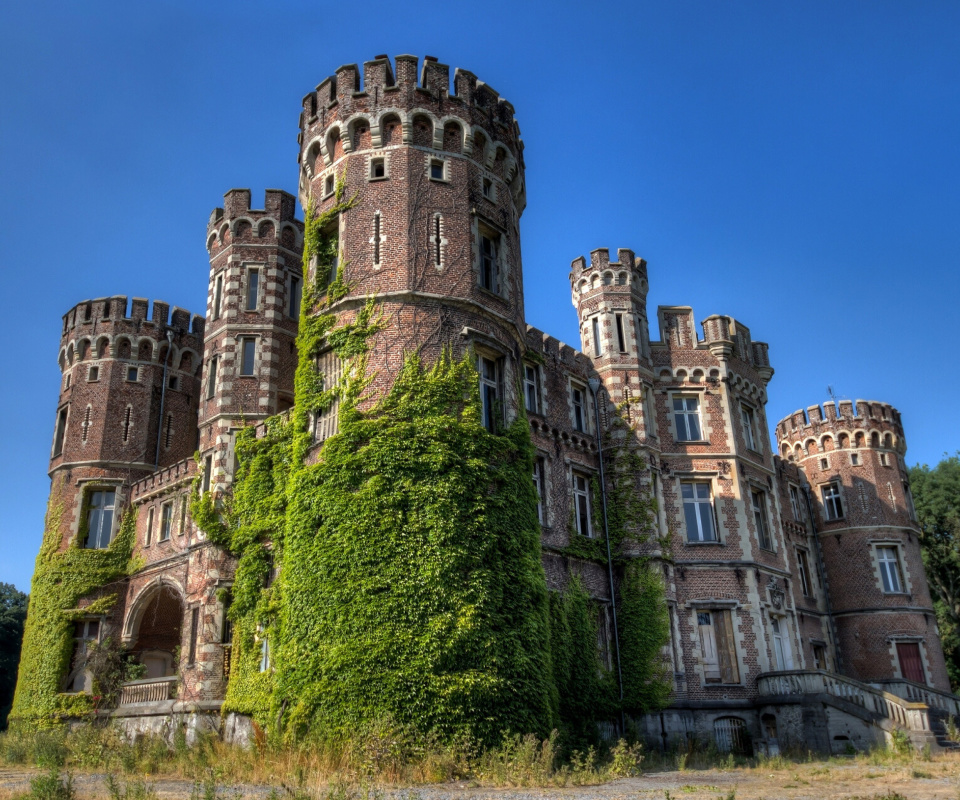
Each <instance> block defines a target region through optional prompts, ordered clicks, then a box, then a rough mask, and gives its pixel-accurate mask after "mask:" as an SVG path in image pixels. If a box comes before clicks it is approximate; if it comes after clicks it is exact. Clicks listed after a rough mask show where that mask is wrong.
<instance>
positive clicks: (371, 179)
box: [328, 175, 390, 197]
mask: <svg viewBox="0 0 960 800" xmlns="http://www.w3.org/2000/svg"><path fill="white" fill-rule="evenodd" d="M388 180H390V176H389V175H380V176H379V177H374V176H371V177H369V178H367V181H368V182H369V183H376V182H377V181H388ZM328 197H329V195H328Z"/></svg>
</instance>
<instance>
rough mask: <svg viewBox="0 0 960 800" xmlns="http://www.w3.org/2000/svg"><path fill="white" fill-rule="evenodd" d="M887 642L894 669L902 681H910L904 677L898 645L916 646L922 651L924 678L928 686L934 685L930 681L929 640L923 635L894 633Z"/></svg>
mask: <svg viewBox="0 0 960 800" xmlns="http://www.w3.org/2000/svg"><path fill="white" fill-rule="evenodd" d="M886 641H887V645H888V646H889V648H890V650H889V652H890V658H891V661H892V663H893V668H894V670H895V671H896V674H897V676H898V678H899V679H900V680H902V681H905V680H908V679H907V678H905V677H904V676H903V671H902V670H901V667H900V654H899V653H898V652H897V644H915V645H917V646H918V649H919V650H920V662H921V663H922V664H923V678H924V680H925V681H926V685H927V686H932V685H933V684H932V683H931V679H930V676H931V671H930V659H929V658H928V657H927V638H926V637H925V636H924V635H923V634H919V633H917V634H910V633H901V634H896V633H894V634H890V635H889V636H888V637H887V639H886Z"/></svg>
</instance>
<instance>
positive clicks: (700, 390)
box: [667, 386, 710, 445]
mask: <svg viewBox="0 0 960 800" xmlns="http://www.w3.org/2000/svg"><path fill="white" fill-rule="evenodd" d="M705 392H706V387H692V386H691V387H684V388H682V389H672V390H670V391H668V392H667V403H668V407H669V411H670V432H671V433H672V434H673V441H674V442H676V443H677V444H680V445H691V444H694V445H696V444H702V445H706V444H710V440H709V439H707V438H705V436H706V432H707V431H706V426H705V425H704V424H703V395H704V393H705ZM692 398H696V401H697V422H698V424H699V426H700V438H699V439H681V438H680V431H679V429H678V428H677V414H678V413H683V414H690V413H691V412H690V411H688V410H684V411H682V412H678V411H677V410H676V409H675V408H674V407H673V403H674V400H679V399H684V400H689V399H692Z"/></svg>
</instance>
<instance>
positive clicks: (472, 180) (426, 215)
mask: <svg viewBox="0 0 960 800" xmlns="http://www.w3.org/2000/svg"><path fill="white" fill-rule="evenodd" d="M395 61H396V72H394V69H393V67H392V65H391V62H390V59H388V58H387V57H386V56H378V57H377V58H375V59H374V60H372V61H368V62H366V63H365V64H364V65H363V71H362V78H363V80H362V82H361V71H360V69H359V68H358V67H357V66H356V65H346V66H343V67H340V69H338V70H337V72H336V75H334V76H331V77H329V78H327V79H326V80H324V81H323V82H322V83H321V84H320V85H319V86H318V87H317V89H316V91H314V92H311V93H310V94H308V95H307V96H306V97H305V98H304V102H303V113H302V115H301V117H300V200H301V203H303V204H305V205H306V204H310V203H313V204H314V207H315V209H316V211H317V212H318V213H320V214H322V213H324V212H325V211H328V210H329V209H331V208H332V207H333V206H334V205H335V204H336V203H337V197H336V188H337V184H338V181H343V182H344V184H345V191H344V196H343V199H344V200H349V199H352V200H353V204H352V206H351V207H350V208H349V209H348V210H345V211H342V212H341V213H340V214H339V215H338V218H337V219H336V220H333V221H331V227H332V231H331V232H332V233H333V234H335V235H336V236H338V237H339V242H338V264H337V268H338V269H339V270H341V275H342V277H343V279H344V280H345V281H346V282H347V284H348V285H349V286H350V293H349V295H348V296H347V297H346V298H344V299H343V300H341V301H340V302H339V303H337V304H336V305H335V306H334V310H335V311H337V312H340V313H341V314H344V313H345V314H346V315H347V317H349V314H350V313H351V309H354V308H356V307H357V306H358V305H359V304H360V303H362V302H364V300H365V298H367V297H370V296H376V297H377V298H378V300H379V302H380V304H381V308H382V310H383V312H384V318H385V320H386V321H387V328H386V330H384V331H383V332H382V333H381V334H380V337H381V338H380V340H379V341H377V342H376V345H375V347H374V348H373V351H372V353H371V361H370V367H371V370H373V371H376V372H377V374H378V376H379V379H380V380H383V381H389V380H390V379H391V377H392V375H394V374H395V373H396V368H397V366H398V360H397V359H398V357H402V354H403V353H404V352H412V351H414V350H417V351H419V352H421V354H422V355H423V356H424V357H425V359H426V360H428V361H429V360H430V359H432V358H433V357H435V356H436V354H438V353H439V352H440V350H441V349H442V348H443V347H444V346H449V347H452V349H453V351H454V352H455V353H459V352H462V350H463V347H464V346H465V344H470V343H473V344H481V343H480V340H481V339H482V340H483V343H485V344H487V345H489V346H490V348H491V354H496V353H499V356H498V358H501V359H502V358H504V357H505V356H507V355H508V354H510V353H515V352H516V351H517V348H520V349H521V350H522V349H523V341H524V336H525V331H526V325H525V323H524V315H523V275H522V267H521V258H520V228H519V222H520V215H521V214H522V213H523V209H524V205H525V203H526V196H525V189H524V174H523V143H522V142H521V140H520V130H519V127H518V125H517V123H516V120H515V119H514V110H513V106H512V105H511V104H510V103H508V102H507V101H506V100H504V99H503V98H501V97H500V96H499V95H498V94H497V92H496V91H494V90H493V89H492V88H491V87H490V86H488V85H487V84H485V83H483V82H482V81H479V80H477V78H476V76H474V75H473V74H471V73H470V72H467V71H465V70H461V69H457V70H455V72H454V77H453V86H452V87H451V84H450V69H449V67H448V66H446V65H444V64H440V63H438V61H437V60H436V59H435V58H432V57H430V56H427V57H426V59H425V60H424V62H423V66H422V69H421V70H420V73H419V78H418V75H417V66H418V62H417V58H416V57H414V56H406V55H402V56H397V57H396V59H395ZM309 279H312V274H311V276H308V280H309ZM504 369H505V370H506V372H505V373H504V374H502V375H501V376H500V380H501V381H502V382H503V385H504V386H508V385H512V384H510V383H508V382H507V374H506V373H507V372H509V371H510V367H509V366H505V368H504ZM380 388H382V387H380Z"/></svg>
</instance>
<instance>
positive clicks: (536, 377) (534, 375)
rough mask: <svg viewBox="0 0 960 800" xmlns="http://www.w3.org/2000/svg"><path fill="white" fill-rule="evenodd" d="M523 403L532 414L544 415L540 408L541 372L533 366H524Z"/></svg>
mask: <svg viewBox="0 0 960 800" xmlns="http://www.w3.org/2000/svg"><path fill="white" fill-rule="evenodd" d="M523 403H524V406H525V407H526V409H527V411H529V412H531V413H532V414H541V413H543V412H542V410H541V407H540V370H538V369H537V368H536V367H535V366H533V365H532V364H524V365H523Z"/></svg>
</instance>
